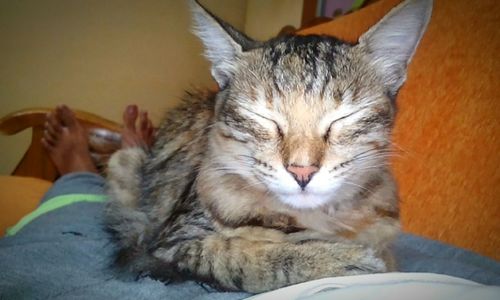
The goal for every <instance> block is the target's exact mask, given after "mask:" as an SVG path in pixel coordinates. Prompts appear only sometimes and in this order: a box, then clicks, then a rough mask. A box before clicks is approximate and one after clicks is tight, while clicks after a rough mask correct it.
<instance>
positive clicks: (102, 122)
mask: <svg viewBox="0 0 500 300" xmlns="http://www.w3.org/2000/svg"><path fill="white" fill-rule="evenodd" d="M50 111H51V109H49V108H30V109H25V110H20V111H17V112H14V113H11V114H9V115H7V116H5V117H3V118H2V119H0V132H1V133H2V134H5V135H14V134H16V133H18V132H20V131H23V130H25V129H29V128H31V131H32V135H31V144H30V146H29V147H28V149H27V151H26V152H25V154H24V156H23V158H22V159H21V161H20V162H19V163H18V164H17V166H16V168H15V169H14V171H13V172H12V174H11V175H15V176H29V177H35V178H40V179H45V180H48V181H54V180H56V179H57V178H58V177H59V174H58V172H57V170H56V168H55V166H54V165H53V163H52V161H51V160H50V158H49V156H48V154H47V152H46V151H45V150H44V149H43V146H42V143H41V139H42V137H43V131H44V124H45V116H46V114H47V113H48V112H50ZM75 115H76V118H77V120H78V121H79V122H80V123H81V124H83V126H85V127H86V128H87V130H88V132H89V143H90V151H91V155H92V158H93V159H94V162H95V163H96V165H97V166H98V168H99V169H101V170H102V169H104V167H105V165H106V162H107V159H108V158H109V156H110V155H111V154H112V153H113V152H114V151H116V150H117V149H119V147H120V138H121V136H120V134H119V132H120V125H119V124H117V123H115V122H112V121H110V120H107V119H104V118H102V117H100V116H98V115H95V114H92V113H89V112H84V111H79V110H75Z"/></svg>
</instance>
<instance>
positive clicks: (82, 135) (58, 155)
mask: <svg viewBox="0 0 500 300" xmlns="http://www.w3.org/2000/svg"><path fill="white" fill-rule="evenodd" d="M42 144H43V146H44V147H45V149H46V150H47V152H48V154H49V156H50V158H51V159H52V162H53V163H54V165H55V166H56V169H57V171H59V173H60V174H61V175H64V174H68V173H71V172H85V171H86V172H93V173H97V169H96V166H95V165H94V162H93V161H92V158H91V156H90V152H89V143H88V135H87V131H86V130H85V128H84V127H83V126H82V125H81V124H80V123H78V121H77V120H76V117H75V114H74V113H73V111H71V110H70V109H69V108H68V107H67V106H66V105H58V106H57V107H56V109H55V110H54V111H52V112H50V113H48V114H47V118H46V122H45V131H44V135H43V138H42Z"/></svg>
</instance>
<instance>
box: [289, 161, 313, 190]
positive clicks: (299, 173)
mask: <svg viewBox="0 0 500 300" xmlns="http://www.w3.org/2000/svg"><path fill="white" fill-rule="evenodd" d="M286 169H287V171H288V172H290V174H292V176H293V178H295V181H297V183H298V184H299V186H300V187H301V188H302V190H304V189H305V188H306V185H307V184H308V183H309V181H311V178H312V177H313V175H314V173H316V172H318V170H319V168H318V167H316V166H297V165H289V166H288V167H287V168H286Z"/></svg>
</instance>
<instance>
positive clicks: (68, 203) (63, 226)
mask: <svg viewBox="0 0 500 300" xmlns="http://www.w3.org/2000/svg"><path fill="white" fill-rule="evenodd" d="M103 189H104V182H103V179H102V178H101V177H99V176H97V175H95V174H91V173H74V174H70V175H66V176H64V177H62V178H61V179H60V180H58V181H57V182H56V183H55V185H54V186H53V187H52V189H51V190H49V192H48V193H47V195H46V197H45V198H44V199H43V202H42V204H41V205H40V206H39V208H38V210H37V211H35V212H34V213H32V214H31V215H28V216H27V217H26V218H25V219H24V220H22V221H21V223H19V225H18V226H15V227H14V228H13V229H12V230H11V231H10V232H11V235H10V236H7V237H5V238H3V239H1V240H0V270H1V272H0V299H68V298H71V299H118V298H120V299H243V298H247V297H250V296H252V295H250V294H247V293H223V292H217V291H215V290H213V289H211V288H210V287H209V286H206V285H202V284H198V283H195V282H183V283H167V284H165V283H162V282H158V281H154V280H152V279H150V278H148V277H140V278H134V277H131V276H127V275H125V274H123V273H119V272H116V270H115V269H113V268H112V267H111V266H112V259H113V253H114V251H115V248H114V245H113V243H111V241H110V239H109V235H108V233H107V232H106V231H105V230H104V226H103V224H102V222H103V219H102V218H103V215H102V213H103V207H104V201H105V197H103V196H102V194H103ZM394 250H395V252H396V256H397V260H398V264H399V269H400V271H401V272H426V273H439V274H445V275H450V276H455V277H460V278H463V279H467V280H470V281H473V282H466V281H460V279H456V278H455V279H451V280H459V281H460V282H461V283H460V284H465V286H460V285H455V287H457V288H458V290H455V291H452V292H450V293H448V294H443V295H450V297H451V295H462V296H465V295H466V294H463V293H462V292H457V291H460V288H463V290H468V291H471V287H474V288H475V289H476V290H480V289H484V294H470V295H481V297H483V296H484V297H491V295H499V296H500V292H499V290H498V288H497V287H491V285H500V263H499V262H497V261H495V260H492V259H489V258H486V257H483V256H480V255H477V254H474V253H472V252H469V251H466V250H463V249H459V248H455V247H452V246H449V245H445V244H442V243H439V242H436V241H431V240H427V239H424V238H421V237H417V236H413V235H409V234H403V235H401V236H400V237H399V238H398V239H397V241H396V242H395V244H394ZM395 275H397V274H392V275H391V274H375V275H369V277H363V276H351V278H349V279H348V280H350V282H355V283H356V285H357V286H359V285H361V287H360V288H359V289H357V292H360V291H362V290H363V291H365V292H366V290H365V289H366V283H368V282H370V280H375V279H376V278H377V276H395ZM370 276H372V277H370ZM373 276H374V277H373ZM397 276H407V277H406V279H405V280H402V281H401V280H399V279H398V278H394V277H392V279H391V280H392V281H389V282H390V284H388V283H387V282H385V283H383V282H382V283H381V284H382V285H388V286H391V287H394V286H396V285H398V280H399V281H400V283H399V284H401V282H405V284H408V286H407V288H408V289H410V290H411V289H413V290H414V289H416V288H419V289H420V288H423V287H425V286H426V284H428V283H429V282H428V281H425V280H424V283H422V282H421V280H422V278H423V277H421V276H424V274H421V275H420V277H418V276H417V277H418V278H415V277H412V278H413V279H411V278H410V277H408V276H410V275H409V274H403V275H397ZM411 276H414V275H411ZM431 276H437V275H431ZM356 277H357V278H356ZM370 278H375V279H370ZM380 278H382V277H379V279H380ZM433 278H434V279H435V278H436V277H433ZM322 280H330V281H331V282H335V280H340V279H339V278H336V279H335V278H334V279H322ZM332 280H333V281H332ZM342 280H345V279H342ZM412 280H413V283H412ZM440 280H441V279H440ZM447 280H448V279H447ZM474 282H476V283H478V284H481V285H477V284H476V283H474ZM307 284H313V285H314V284H315V283H314V282H312V283H311V282H310V283H307ZM363 284H364V285H363ZM440 284H442V283H440ZM451 285H453V284H451ZM484 285H490V287H485V286H484ZM446 286H449V285H448V284H446ZM443 287H444V285H442V286H441V287H439V286H438V287H436V288H437V289H438V290H441V291H442V288H443ZM374 288H377V287H374ZM428 288H429V286H428V285H427V288H426V290H428ZM341 290H343V292H342V293H348V290H349V289H335V290H330V291H328V293H330V292H331V293H333V292H335V293H339V292H340V291H341ZM351 290H352V286H351ZM383 290H387V289H383ZM431 290H432V289H431ZM463 290H462V291H463ZM387 291H389V290H387ZM394 291H395V292H394V295H398V293H399V292H398V291H399V290H394ZM328 293H326V292H325V293H321V295H320V294H318V297H320V298H318V299H330V298H331V297H333V296H325V295H328ZM352 295H357V294H352ZM368 295H377V293H375V294H373V293H372V292H368ZM380 295H383V294H380ZM262 296H263V295H262ZM321 297H323V298H321ZM325 297H326V298H325ZM335 297H337V295H336V296H335ZM338 297H339V298H338V299H347V298H341V297H340V296H338ZM355 298H356V297H355ZM358 298H359V297H358ZM389 298H390V297H389ZM498 298H499V299H500V297H498ZM257 299H258V298H257ZM315 299H316V298H315ZM408 299H409V298H408ZM457 299H458V298H457ZM474 299H478V298H476V296H474ZM479 299H480V298H479ZM485 299H488V298H485Z"/></svg>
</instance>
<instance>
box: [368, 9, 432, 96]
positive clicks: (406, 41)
mask: <svg viewBox="0 0 500 300" xmlns="http://www.w3.org/2000/svg"><path fill="white" fill-rule="evenodd" d="M431 12H432V0H406V1H403V2H402V3H401V4H400V5H398V6H397V7H395V8H394V9H392V10H391V11H390V12H389V13H388V14H387V15H386V16H385V17H384V18H383V19H382V20H381V21H379V22H378V23H377V24H376V25H374V26H373V27H372V28H370V30H368V31H367V32H366V33H365V34H363V35H362V36H361V37H360V38H359V46H360V47H362V48H363V50H364V52H365V53H366V55H368V58H369V60H370V61H371V62H372V63H373V64H374V65H375V68H376V71H377V73H378V74H379V76H381V78H382V80H383V82H384V84H385V85H386V87H387V88H388V89H389V91H390V92H391V93H392V94H393V95H395V94H396V93H397V91H398V90H399V88H400V87H401V85H402V84H403V83H404V81H405V80H406V69H407V66H408V63H409V62H410V60H411V58H412V57H413V54H414V53H415V50H416V48H417V45H418V43H419V42H420V39H421V38H422V35H423V34H424V32H425V29H426V28H427V24H428V23H429V19H430V17H431Z"/></svg>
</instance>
